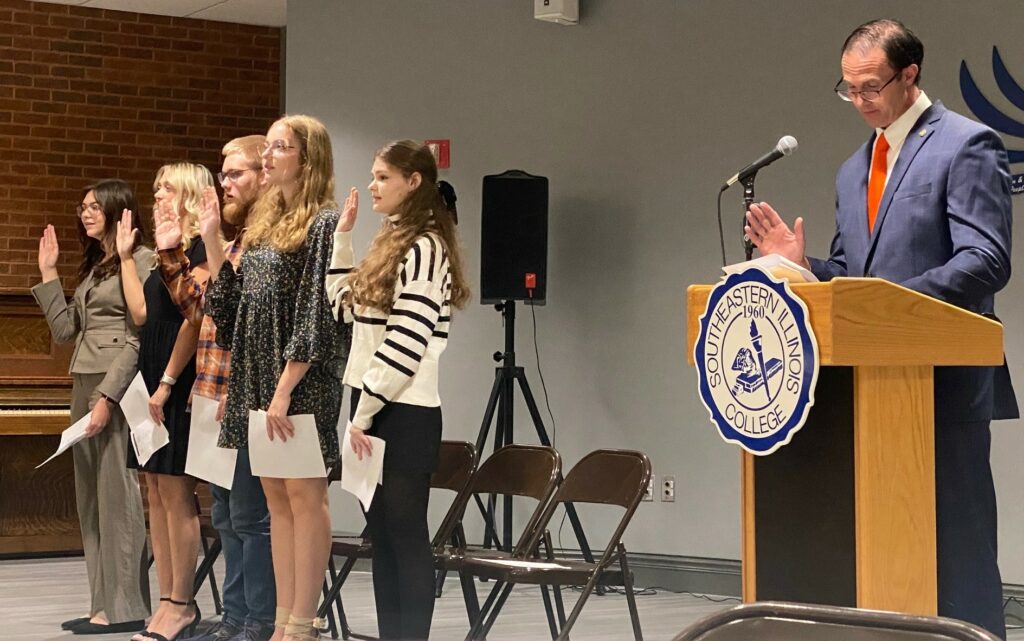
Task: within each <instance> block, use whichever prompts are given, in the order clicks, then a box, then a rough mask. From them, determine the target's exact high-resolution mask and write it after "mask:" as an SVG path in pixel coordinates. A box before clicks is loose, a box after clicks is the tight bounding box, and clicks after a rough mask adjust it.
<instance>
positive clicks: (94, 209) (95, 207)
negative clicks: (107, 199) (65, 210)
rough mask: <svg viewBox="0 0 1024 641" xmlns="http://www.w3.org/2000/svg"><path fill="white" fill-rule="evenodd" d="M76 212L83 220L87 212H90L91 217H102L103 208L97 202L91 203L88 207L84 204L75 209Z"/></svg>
mask: <svg viewBox="0 0 1024 641" xmlns="http://www.w3.org/2000/svg"><path fill="white" fill-rule="evenodd" d="M75 212H76V213H77V214H78V217H79V218H81V217H82V214H84V213H86V212H89V215H90V216H102V215H103V207H101V206H100V204H99V203H96V202H92V203H89V204H88V205H86V204H84V203H83V204H81V205H79V206H77V207H75Z"/></svg>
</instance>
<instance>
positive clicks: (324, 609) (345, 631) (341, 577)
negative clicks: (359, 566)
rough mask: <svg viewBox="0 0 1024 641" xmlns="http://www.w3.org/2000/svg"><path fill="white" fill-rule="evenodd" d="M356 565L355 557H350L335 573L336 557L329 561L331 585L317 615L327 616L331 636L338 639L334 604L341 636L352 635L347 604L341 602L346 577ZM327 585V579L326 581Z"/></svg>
mask: <svg viewBox="0 0 1024 641" xmlns="http://www.w3.org/2000/svg"><path fill="white" fill-rule="evenodd" d="M354 565H355V559H352V558H348V559H346V560H345V565H344V566H342V569H341V571H340V572H337V573H335V565H334V557H333V556H332V557H331V558H330V560H329V561H328V562H327V567H328V569H329V570H330V572H331V576H332V578H331V585H330V587H329V588H328V589H327V590H326V591H325V592H324V600H323V601H322V602H321V603H320V607H319V608H318V609H317V611H316V615H317V616H318V617H319V618H321V619H324V618H326V619H327V620H328V622H329V624H330V625H331V626H332V628H331V637H332V638H335V639H337V638H338V637H337V632H338V630H337V629H335V628H334V627H333V625H334V616H333V611H332V606H334V609H336V610H337V612H338V628H339V629H340V632H341V638H342V639H345V640H346V641H347V640H348V638H349V637H351V636H352V630H351V629H350V628H349V627H348V617H346V616H345V606H344V605H342V602H341V587H342V586H343V585H344V584H345V579H346V578H348V575H349V574H350V573H351V571H352V567H353V566H354ZM324 585H325V586H326V581H325V582H324Z"/></svg>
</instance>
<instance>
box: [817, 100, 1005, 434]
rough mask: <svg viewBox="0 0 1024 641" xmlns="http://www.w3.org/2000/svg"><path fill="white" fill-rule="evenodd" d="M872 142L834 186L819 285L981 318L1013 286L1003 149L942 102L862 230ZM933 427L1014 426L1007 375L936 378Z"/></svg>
mask: <svg viewBox="0 0 1024 641" xmlns="http://www.w3.org/2000/svg"><path fill="white" fill-rule="evenodd" d="M873 144H874V136H872V137H871V138H870V139H869V140H868V141H867V142H866V143H864V145H863V146H862V147H861V148H860V149H858V150H857V152H856V153H854V154H853V155H852V156H851V157H850V158H849V159H847V160H846V162H844V163H843V166H842V167H841V168H840V169H839V173H838V175H837V176H836V234H835V237H834V238H833V240H832V248H831V255H830V256H829V258H828V260H819V259H815V258H811V259H810V263H811V269H812V271H813V272H814V274H815V275H816V276H817V277H818V278H820V279H821V280H829V279H831V278H834V277H837V276H875V277H878V278H884V279H886V280H889V281H892V282H894V283H898V284H900V285H903V286H904V287H907V288H909V289H913V290H915V291H918V292H921V293H922V294H927V295H929V296H932V297H935V298H938V299H939V300H943V301H946V302H948V303H952V304H954V305H958V306H960V307H963V308H965V309H968V310H970V311H972V312H977V313H979V314H986V315H993V314H994V305H993V303H994V298H995V293H996V292H997V291H999V290H1000V289H1002V288H1003V287H1004V286H1005V285H1006V283H1007V281H1008V280H1009V278H1010V239H1011V223H1012V214H1013V211H1012V202H1011V199H1010V171H1009V165H1008V163H1007V158H1006V150H1005V149H1004V147H1003V144H1002V141H1001V140H1000V139H999V136H997V135H996V133H995V132H993V131H992V130H991V129H989V128H987V127H985V126H983V125H980V124H978V123H976V122H974V121H973V120H969V119H967V118H965V117H963V116H961V115H959V114H956V113H954V112H952V111H949V110H948V109H946V108H945V107H944V106H942V103H941V102H937V103H935V104H933V105H932V106H931V107H929V108H928V109H927V110H926V111H925V112H924V113H923V114H922V115H921V117H920V118H919V119H918V121H917V123H915V125H914V127H913V128H912V129H911V131H910V133H909V134H908V135H907V139H906V141H905V142H904V143H903V148H902V149H901V150H900V154H899V157H898V158H897V160H896V164H895V165H894V166H893V169H892V174H891V175H890V176H889V181H888V183H887V184H886V187H885V192H884V194H883V195H882V201H881V204H880V205H879V207H878V215H877V217H876V219H875V229H874V233H871V234H869V233H868V226H867V181H868V170H869V167H870V165H871V149H872V146H873ZM935 396H936V408H935V409H936V413H935V418H936V422H944V423H948V422H955V421H978V420H989V419H992V418H1010V417H1016V415H1017V407H1016V401H1015V399H1014V397H1013V389H1012V386H1010V384H1009V375H1008V374H1007V372H1006V366H1005V364H1004V365H1003V367H1002V368H991V367H940V368H936V371H935Z"/></svg>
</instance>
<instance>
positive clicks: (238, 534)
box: [210, 449, 277, 626]
mask: <svg viewBox="0 0 1024 641" xmlns="http://www.w3.org/2000/svg"><path fill="white" fill-rule="evenodd" d="M210 489H211V491H212V494H213V498H214V503H213V512H212V517H213V527H215V528H217V531H218V532H219V533H220V541H221V545H222V546H223V554H224V583H223V586H222V593H223V602H224V620H225V621H227V622H229V623H232V624H234V625H237V626H241V625H242V624H245V623H249V624H251V623H261V624H270V625H272V624H273V623H274V614H275V611H276V607H277V592H276V589H275V585H274V565H273V563H272V561H271V556H270V512H269V511H268V510H267V498H266V496H264V494H263V486H262V485H260V480H259V478H257V477H255V476H253V475H252V468H251V467H250V466H249V450H244V449H242V450H238V460H237V462H236V463H235V478H234V481H233V483H232V488H231V490H230V491H228V490H225V489H224V488H222V487H218V486H216V485H210Z"/></svg>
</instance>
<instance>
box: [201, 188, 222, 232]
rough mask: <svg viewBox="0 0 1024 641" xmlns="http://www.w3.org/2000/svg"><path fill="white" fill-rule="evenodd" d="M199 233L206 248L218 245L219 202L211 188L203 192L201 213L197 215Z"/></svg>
mask: <svg viewBox="0 0 1024 641" xmlns="http://www.w3.org/2000/svg"><path fill="white" fill-rule="evenodd" d="M199 233H200V234H202V236H203V242H205V243H206V245H207V246H210V245H216V244H219V243H220V236H219V234H220V201H219V200H217V191H216V190H215V189H214V188H213V187H207V188H206V189H204V190H203V211H202V212H201V213H200V214H199Z"/></svg>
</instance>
